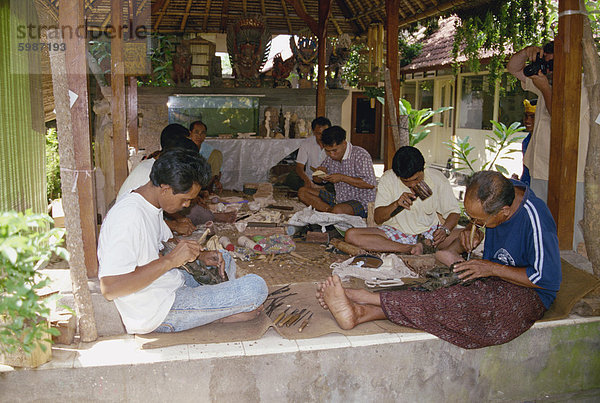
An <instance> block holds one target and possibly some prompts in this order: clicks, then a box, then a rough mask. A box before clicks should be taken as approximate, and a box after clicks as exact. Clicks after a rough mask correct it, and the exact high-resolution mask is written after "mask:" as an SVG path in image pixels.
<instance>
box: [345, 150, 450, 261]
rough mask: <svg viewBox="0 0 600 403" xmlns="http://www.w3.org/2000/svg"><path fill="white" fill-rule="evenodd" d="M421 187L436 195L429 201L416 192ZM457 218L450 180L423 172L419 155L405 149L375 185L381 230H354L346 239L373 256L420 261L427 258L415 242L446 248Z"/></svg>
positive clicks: (439, 175) (423, 168) (348, 232)
mask: <svg viewBox="0 0 600 403" xmlns="http://www.w3.org/2000/svg"><path fill="white" fill-rule="evenodd" d="M421 181H425V183H426V184H427V185H428V186H429V187H430V188H431V190H432V191H433V194H432V195H431V196H430V197H428V198H427V199H425V200H421V199H419V198H418V197H417V193H418V192H416V191H415V190H413V189H415V187H416V186H417V184H418V183H420V182H421ZM399 208H401V211H399V212H398V211H397V209H399ZM440 216H441V217H442V218H443V219H444V222H443V224H442V223H441V222H440V218H439V217H440ZM459 216H460V208H459V205H458V200H456V197H455V196H454V193H453V192H452V186H451V185H450V182H448V179H446V177H445V176H444V175H443V174H442V173H441V172H439V171H438V170H435V169H431V168H427V169H425V159H424V158H423V155H422V154H421V152H420V151H419V150H418V149H417V148H415V147H411V146H406V147H401V148H399V149H398V151H396V154H395V155H394V159H393V161H392V169H390V170H387V171H386V172H384V174H383V176H382V177H381V178H380V179H379V183H378V185H377V195H376V198H375V222H376V223H377V224H380V225H381V224H383V225H381V226H380V227H372V228H351V229H349V230H348V231H346V236H345V238H346V242H349V243H351V244H353V245H356V246H359V247H361V248H363V249H366V250H370V251H376V252H399V253H411V254H414V255H419V254H422V253H423V244H422V243H419V242H417V240H418V238H419V236H422V237H423V238H425V240H424V241H423V242H426V243H427V245H428V246H434V247H436V248H437V249H444V248H446V247H448V246H449V245H450V244H451V242H452V240H454V239H455V238H456V237H457V236H458V234H459V233H460V231H459V230H457V229H455V228H454V227H456V224H458V218H459Z"/></svg>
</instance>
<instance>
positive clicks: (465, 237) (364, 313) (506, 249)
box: [317, 171, 562, 349]
mask: <svg viewBox="0 0 600 403" xmlns="http://www.w3.org/2000/svg"><path fill="white" fill-rule="evenodd" d="M465 210H466V212H467V214H468V215H469V216H470V217H471V221H472V222H471V224H470V225H469V226H468V227H467V228H466V229H465V230H464V231H463V232H462V233H461V235H460V236H459V238H458V239H457V240H456V241H455V242H453V244H452V245H451V249H450V250H448V249H446V250H444V251H439V252H437V254H436V258H438V260H440V261H442V262H443V263H446V264H448V265H450V264H452V263H455V264H454V271H455V272H456V273H458V277H459V278H461V279H462V280H463V281H466V280H473V281H471V282H470V283H467V284H464V283H463V284H455V285H452V286H449V287H443V288H438V289H436V290H433V291H427V292H423V291H420V290H411V289H408V290H406V289H405V290H399V291H389V292H388V291H383V292H380V293H378V294H377V293H371V292H369V291H366V290H362V289H344V288H343V287H342V285H341V282H340V279H339V277H338V276H333V277H329V278H328V279H327V280H326V281H325V282H323V283H321V285H320V286H319V287H318V288H317V299H318V300H319V302H320V303H321V305H322V306H323V308H326V309H329V310H330V311H331V313H332V315H333V316H334V318H335V320H336V321H337V322H338V324H339V325H340V327H341V328H343V329H351V328H353V327H354V326H356V325H358V324H360V323H364V322H368V321H371V320H377V319H388V320H390V321H391V322H393V323H396V324H399V325H402V326H409V327H412V328H415V329H420V330H424V331H426V332H429V333H431V334H434V335H436V336H438V337H440V338H441V339H443V340H446V341H448V342H450V343H452V344H455V345H457V346H459V347H463V348H469V349H471V348H481V347H486V346H491V345H498V344H502V343H506V342H508V341H510V340H512V339H514V338H515V337H517V336H519V335H520V334H522V333H524V332H525V331H526V330H527V329H529V328H530V327H531V326H532V325H533V324H534V323H535V321H536V320H539V319H541V318H542V316H543V314H544V312H545V311H546V310H547V309H548V308H549V307H550V305H551V304H552V302H553V301H554V299H555V298H556V293H557V292H558V289H559V287H560V283H561V280H562V275H561V264H560V255H559V250H558V237H557V235H556V225H555V223H554V220H553V219H552V216H551V215H550V211H549V210H548V207H547V206H546V205H545V204H544V202H543V201H541V200H540V199H539V198H537V197H536V196H535V194H534V193H533V192H532V191H531V190H530V189H529V188H528V187H527V186H526V185H524V184H523V183H522V182H519V181H514V180H513V181H510V180H508V179H506V178H505V177H504V176H503V175H502V174H500V173H499V172H494V171H482V172H478V173H476V174H475V175H473V177H472V179H471V183H470V184H469V186H468V188H467V193H466V196H465ZM473 226H474V227H480V228H485V244H484V252H483V259H470V260H468V261H463V258H462V257H461V256H460V255H459V253H461V252H463V251H471V250H472V249H473V248H474V247H475V246H477V245H478V244H479V243H480V242H481V240H482V238H483V232H481V231H475V232H474V236H473V235H471V234H472V232H471V228H473ZM456 262H459V263H456Z"/></svg>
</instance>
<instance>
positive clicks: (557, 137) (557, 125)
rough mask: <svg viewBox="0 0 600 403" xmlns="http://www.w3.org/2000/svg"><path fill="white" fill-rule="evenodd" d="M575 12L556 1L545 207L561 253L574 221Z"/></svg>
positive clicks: (563, 0) (567, 0)
mask: <svg viewBox="0 0 600 403" xmlns="http://www.w3.org/2000/svg"><path fill="white" fill-rule="evenodd" d="M578 10H579V0H560V1H559V8H558V11H559V19H558V36H557V37H556V38H555V40H554V73H553V83H552V135H551V141H550V169H549V172H548V175H549V178H548V207H549V208H550V211H551V212H552V215H553V217H554V220H555V221H556V226H557V231H558V244H559V247H560V249H561V250H570V249H573V226H574V221H575V191H576V186H577V160H578V155H579V113H580V102H581V73H582V70H581V65H582V52H583V51H582V46H581V39H582V35H583V18H584V16H583V15H581V14H579V13H572V11H575V12H577V11H578Z"/></svg>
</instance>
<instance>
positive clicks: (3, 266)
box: [0, 211, 67, 366]
mask: <svg viewBox="0 0 600 403" xmlns="http://www.w3.org/2000/svg"><path fill="white" fill-rule="evenodd" d="M51 225H52V218H50V217H49V216H48V215H46V214H34V213H32V212H31V211H28V212H26V213H17V212H12V211H11V212H2V213H0V363H3V364H7V365H12V366H38V365H40V364H42V363H43V362H45V361H47V360H49V359H50V348H49V347H50V343H51V342H52V338H51V336H52V335H58V334H59V333H58V331H57V330H55V329H51V328H50V326H49V322H48V317H49V315H50V308H49V307H48V301H47V300H45V299H43V298H41V297H40V296H39V295H38V291H39V290H40V289H41V288H43V287H45V286H46V285H47V284H48V281H49V280H48V278H47V276H45V275H43V274H42V273H40V271H39V269H40V268H41V267H42V266H43V264H44V263H46V262H47V261H48V260H49V259H50V257H51V256H52V254H53V253H54V254H56V255H58V256H60V257H62V258H65V259H66V258H67V251H66V250H65V249H64V248H63V247H61V244H62V242H63V237H64V229H62V228H53V229H50V228H51Z"/></svg>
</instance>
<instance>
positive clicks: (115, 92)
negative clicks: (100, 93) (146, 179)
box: [110, 0, 129, 189]
mask: <svg viewBox="0 0 600 403" xmlns="http://www.w3.org/2000/svg"><path fill="white" fill-rule="evenodd" d="M122 5H123V4H122V0H111V13H112V25H113V26H115V27H119V26H121V25H122V24H123V21H122V20H123V17H122V14H121V13H122V10H123V9H122ZM110 50H111V54H110V59H111V60H110V61H111V70H110V71H111V89H112V100H111V117H112V124H113V169H114V178H115V179H114V180H115V183H114V186H115V187H114V188H115V189H119V188H120V187H121V185H122V184H123V182H125V179H126V178H127V174H128V172H127V159H128V157H129V152H128V149H127V123H126V121H127V119H126V113H127V112H126V111H127V109H126V107H125V63H124V61H123V37H122V36H121V35H114V38H112V39H111V41H110Z"/></svg>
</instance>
